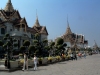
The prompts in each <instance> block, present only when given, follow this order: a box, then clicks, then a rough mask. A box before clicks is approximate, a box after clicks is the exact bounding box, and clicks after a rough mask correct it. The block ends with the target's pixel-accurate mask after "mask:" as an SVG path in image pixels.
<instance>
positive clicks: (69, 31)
mask: <svg viewBox="0 0 100 75" xmlns="http://www.w3.org/2000/svg"><path fill="white" fill-rule="evenodd" d="M66 34H72V32H71V29H70V26H69V22H68V16H67V30H66Z"/></svg>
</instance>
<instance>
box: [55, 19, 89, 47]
mask: <svg viewBox="0 0 100 75" xmlns="http://www.w3.org/2000/svg"><path fill="white" fill-rule="evenodd" d="M67 25H68V27H67V29H66V32H65V34H63V35H62V36H61V38H62V39H63V40H64V42H65V43H67V46H68V47H69V46H70V47H72V46H73V45H75V43H76V44H77V45H82V44H83V45H87V44H88V41H87V40H85V36H84V35H82V34H75V33H73V32H72V31H71V29H70V26H69V22H68V20H67ZM56 39H57V38H56Z"/></svg>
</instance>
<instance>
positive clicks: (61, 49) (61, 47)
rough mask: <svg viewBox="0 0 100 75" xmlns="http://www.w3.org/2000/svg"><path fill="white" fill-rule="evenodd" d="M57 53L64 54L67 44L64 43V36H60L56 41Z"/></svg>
mask: <svg viewBox="0 0 100 75" xmlns="http://www.w3.org/2000/svg"><path fill="white" fill-rule="evenodd" d="M55 46H56V55H61V54H62V53H63V54H64V50H65V47H66V46H67V44H66V43H64V40H63V39H62V38H58V39H57V41H56V44H55Z"/></svg>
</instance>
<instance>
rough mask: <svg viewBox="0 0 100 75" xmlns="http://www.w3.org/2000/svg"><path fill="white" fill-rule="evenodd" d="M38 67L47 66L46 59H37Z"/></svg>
mask: <svg viewBox="0 0 100 75" xmlns="http://www.w3.org/2000/svg"><path fill="white" fill-rule="evenodd" d="M38 62H39V65H44V64H47V62H48V58H46V57H45V58H38Z"/></svg>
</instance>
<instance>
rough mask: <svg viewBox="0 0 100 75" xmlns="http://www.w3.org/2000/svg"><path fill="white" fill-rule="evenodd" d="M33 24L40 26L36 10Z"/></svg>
mask: <svg viewBox="0 0 100 75" xmlns="http://www.w3.org/2000/svg"><path fill="white" fill-rule="evenodd" d="M34 26H36V27H40V23H39V20H38V15H37V10H36V21H35V24H34Z"/></svg>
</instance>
